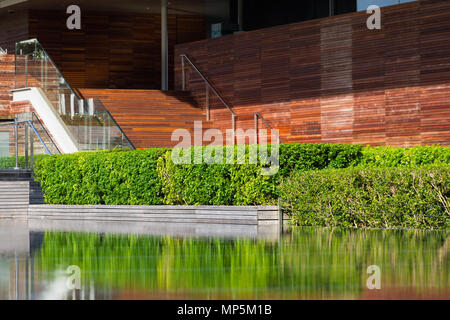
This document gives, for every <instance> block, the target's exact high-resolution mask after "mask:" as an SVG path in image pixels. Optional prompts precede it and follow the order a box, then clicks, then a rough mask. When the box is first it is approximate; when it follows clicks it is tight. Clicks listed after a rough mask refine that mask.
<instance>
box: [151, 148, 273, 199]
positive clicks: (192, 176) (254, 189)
mask: <svg viewBox="0 0 450 320" xmlns="http://www.w3.org/2000/svg"><path fill="white" fill-rule="evenodd" d="M227 148H231V149H232V152H234V155H235V158H236V157H237V148H233V147H224V148H223V149H222V150H223V155H224V158H223V163H224V164H207V163H202V164H179V165H176V164H174V163H173V161H172V157H171V152H167V153H166V154H165V155H164V156H163V157H161V158H160V159H159V160H158V166H157V168H158V173H159V177H160V179H161V181H162V184H163V189H162V190H163V193H164V203H165V204H169V205H270V204H274V203H275V200H274V198H273V194H275V192H276V187H275V186H276V185H275V183H274V181H275V179H276V176H267V175H261V170H262V168H263V167H264V164H262V163H261V162H260V161H258V162H257V164H250V163H249V161H248V156H249V146H245V153H244V154H245V157H246V161H244V160H243V162H244V163H245V164H226V153H227ZM196 149H197V150H200V151H201V152H203V151H204V149H205V148H199V147H193V148H191V149H190V150H189V151H188V152H191V155H192V159H194V156H193V155H194V153H195V150H196ZM228 150H229V149H228Z"/></svg>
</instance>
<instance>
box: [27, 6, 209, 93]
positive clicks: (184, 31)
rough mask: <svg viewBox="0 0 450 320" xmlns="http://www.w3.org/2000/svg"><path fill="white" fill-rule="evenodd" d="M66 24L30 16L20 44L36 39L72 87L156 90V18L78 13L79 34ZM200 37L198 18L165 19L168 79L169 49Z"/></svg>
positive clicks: (58, 14) (59, 16)
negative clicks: (26, 40)
mask: <svg viewBox="0 0 450 320" xmlns="http://www.w3.org/2000/svg"><path fill="white" fill-rule="evenodd" d="M66 19H67V14H65V12H62V11H42V10H32V11H30V12H29V26H28V29H29V32H28V33H26V35H25V36H24V39H28V38H37V39H39V41H40V42H41V43H42V44H43V46H44V48H45V49H46V50H47V51H48V52H49V55H50V56H51V58H52V59H53V60H54V62H55V63H56V64H57V66H58V67H59V68H60V69H61V71H62V72H63V74H64V76H65V77H66V78H67V79H68V81H69V83H70V84H71V85H72V86H73V87H77V88H86V87H88V88H120V89H160V87H161V31H160V25H161V17H160V16H159V15H156V14H138V13H100V12H86V13H84V12H83V16H82V20H81V21H82V28H81V30H68V29H67V27H66ZM204 37H205V22H204V17H201V16H177V15H169V49H170V50H169V56H170V59H169V61H170V65H169V72H170V73H171V74H173V57H174V53H173V52H174V46H175V45H176V44H177V43H183V42H185V41H195V40H199V39H204ZM20 40H23V39H20ZM170 82H171V83H170V85H171V86H173V76H172V77H170Z"/></svg>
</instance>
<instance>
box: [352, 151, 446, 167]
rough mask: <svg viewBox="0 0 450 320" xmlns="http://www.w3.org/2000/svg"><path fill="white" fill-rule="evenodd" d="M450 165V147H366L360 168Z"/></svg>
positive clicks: (359, 164)
mask: <svg viewBox="0 0 450 320" xmlns="http://www.w3.org/2000/svg"><path fill="white" fill-rule="evenodd" d="M431 164H438V165H442V164H445V165H448V164H450V147H440V146H417V147H411V148H393V147H374V148H373V147H365V148H363V149H362V157H361V160H360V161H359V163H358V166H359V167H363V168H377V167H403V166H406V167H418V166H424V165H431Z"/></svg>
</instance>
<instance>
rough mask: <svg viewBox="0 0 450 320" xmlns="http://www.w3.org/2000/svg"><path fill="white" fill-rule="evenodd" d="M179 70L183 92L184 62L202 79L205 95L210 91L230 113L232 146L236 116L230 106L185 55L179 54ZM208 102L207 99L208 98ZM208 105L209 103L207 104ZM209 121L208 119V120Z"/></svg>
mask: <svg viewBox="0 0 450 320" xmlns="http://www.w3.org/2000/svg"><path fill="white" fill-rule="evenodd" d="M180 56H181V68H182V88H183V90H185V89H186V83H185V80H184V79H185V71H184V69H185V61H184V60H186V61H187V62H188V63H189V64H190V65H191V66H192V68H194V70H195V72H197V73H198V75H199V76H200V77H201V78H202V80H203V81H204V82H205V83H206V86H207V87H208V89H207V90H208V91H207V94H208V96H209V91H210V90H211V91H212V92H213V93H214V94H215V95H216V96H217V98H218V99H219V100H220V102H222V104H223V105H224V106H225V107H226V108H227V109H228V111H230V112H231V115H232V118H231V120H232V127H233V145H234V144H235V140H236V118H237V115H236V113H235V112H234V111H233V109H232V108H231V107H230V105H229V104H228V103H227V102H226V101H225V99H224V98H223V97H222V96H221V95H220V93H219V92H218V91H217V90H216V88H215V87H214V86H213V85H212V83H211V82H210V81H209V80H208V79H207V78H206V77H205V75H204V74H203V73H202V72H201V71H200V70H199V69H198V68H197V66H196V65H195V64H194V63H193V62H192V60H191V59H190V58H189V57H188V56H187V55H186V54H181V55H180ZM208 100H209V98H208ZM208 105H209V103H208ZM207 112H208V113H209V110H207ZM208 121H209V119H208Z"/></svg>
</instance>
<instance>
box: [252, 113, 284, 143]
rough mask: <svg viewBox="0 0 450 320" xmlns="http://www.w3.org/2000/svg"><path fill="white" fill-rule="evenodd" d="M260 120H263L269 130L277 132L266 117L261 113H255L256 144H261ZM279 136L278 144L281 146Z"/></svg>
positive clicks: (278, 136)
mask: <svg viewBox="0 0 450 320" xmlns="http://www.w3.org/2000/svg"><path fill="white" fill-rule="evenodd" d="M259 119H261V121H262V122H263V123H264V125H265V126H266V127H267V128H269V129H270V130H271V131H272V132H275V129H274V128H273V127H272V126H271V125H270V124H269V123H268V122H267V121H266V119H264V117H263V116H262V115H261V114H260V113H259V112H255V113H254V121H255V141H256V144H259V121H258V120H259ZM275 134H276V136H277V144H280V135H279V134H278V133H276V132H275Z"/></svg>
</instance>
